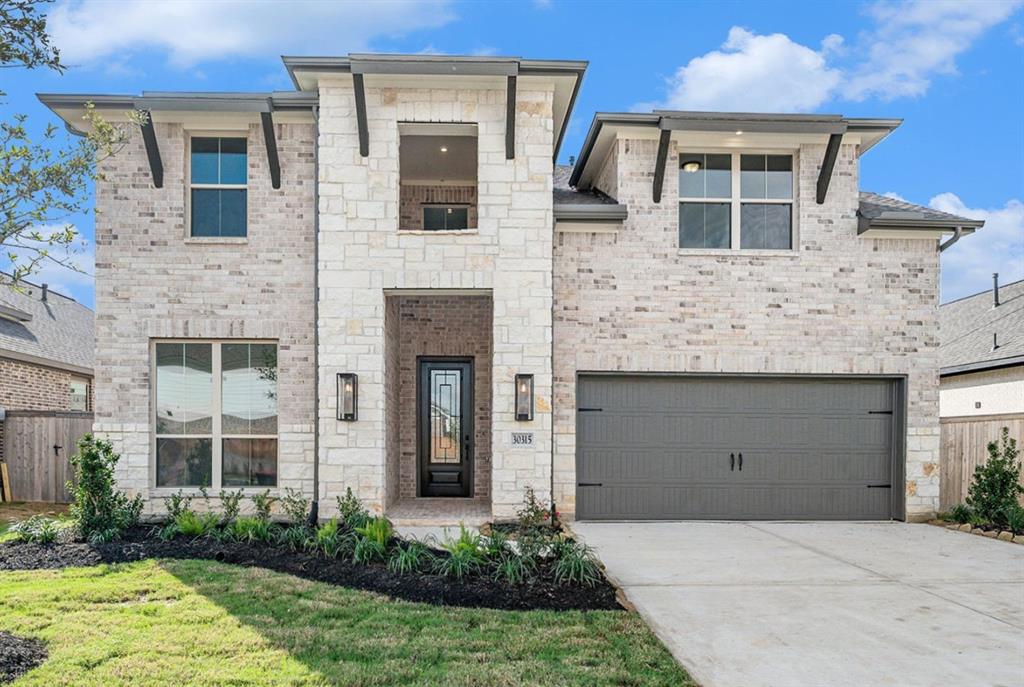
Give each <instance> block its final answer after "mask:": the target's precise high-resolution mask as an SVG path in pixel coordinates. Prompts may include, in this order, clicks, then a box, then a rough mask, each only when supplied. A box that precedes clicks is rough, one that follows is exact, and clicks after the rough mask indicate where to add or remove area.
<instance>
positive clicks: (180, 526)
mask: <svg viewBox="0 0 1024 687" xmlns="http://www.w3.org/2000/svg"><path fill="white" fill-rule="evenodd" d="M219 523H220V516H218V515H217V514H216V513H202V514H199V513H193V512H192V511H190V510H187V511H182V512H181V513H179V514H178V517H176V518H175V519H174V528H175V530H177V533H178V534H180V535H182V536H185V537H203V536H206V535H207V534H209V533H210V532H212V531H213V530H215V529H217V525H218V524H219Z"/></svg>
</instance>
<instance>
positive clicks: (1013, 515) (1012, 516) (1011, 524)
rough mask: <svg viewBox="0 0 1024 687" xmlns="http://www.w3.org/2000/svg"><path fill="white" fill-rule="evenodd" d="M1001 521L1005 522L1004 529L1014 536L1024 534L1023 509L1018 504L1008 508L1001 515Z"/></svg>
mask: <svg viewBox="0 0 1024 687" xmlns="http://www.w3.org/2000/svg"><path fill="white" fill-rule="evenodd" d="M1003 520H1005V521H1006V527H1007V529H1009V530H1010V531H1011V532H1013V533H1014V534H1024V507H1021V506H1020V504H1017V503H1015V504H1013V506H1011V507H1010V508H1007V509H1006V511H1005V512H1004V513H1003Z"/></svg>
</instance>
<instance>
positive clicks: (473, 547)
mask: <svg viewBox="0 0 1024 687" xmlns="http://www.w3.org/2000/svg"><path fill="white" fill-rule="evenodd" d="M481 542H482V538H481V536H480V534H479V533H477V532H474V531H472V530H467V529H466V526H465V525H463V524H460V525H459V536H458V538H457V539H451V538H450V537H447V536H446V537H445V540H444V542H442V543H441V548H443V549H444V550H445V551H447V552H448V553H451V554H459V555H463V554H464V555H468V556H472V557H473V558H475V559H477V560H478V561H479V560H483V559H484V558H485V557H486V556H487V551H486V550H485V549H484V547H483V546H482V544H481Z"/></svg>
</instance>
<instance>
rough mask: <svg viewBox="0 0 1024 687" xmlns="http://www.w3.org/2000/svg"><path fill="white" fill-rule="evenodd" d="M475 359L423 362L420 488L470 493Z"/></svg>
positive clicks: (444, 493) (430, 491) (423, 492)
mask: <svg viewBox="0 0 1024 687" xmlns="http://www.w3.org/2000/svg"><path fill="white" fill-rule="evenodd" d="M472 376H473V375H472V363H470V362H468V361H445V360H423V361H421V362H420V408H419V426H420V494H421V495H422V496H469V495H470V493H469V485H470V479H469V472H470V469H471V461H472V458H471V456H472V437H473V402H472Z"/></svg>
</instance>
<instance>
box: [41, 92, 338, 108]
mask: <svg viewBox="0 0 1024 687" xmlns="http://www.w3.org/2000/svg"><path fill="white" fill-rule="evenodd" d="M36 97H37V98H39V101H40V102H41V103H43V104H44V105H46V106H47V107H49V108H50V109H51V110H54V111H56V110H57V109H60V108H67V107H83V106H84V105H85V103H92V104H93V105H95V106H96V109H100V110H131V109H138V110H156V111H209V112H267V111H268V108H269V109H271V110H282V109H304V110H305V109H309V108H311V107H313V106H315V105H316V104H317V101H318V96H317V94H316V93H312V92H309V91H307V92H301V93H293V92H290V91H285V92H279V91H275V92H272V93H194V92H187V91H181V92H168V91H143V92H142V95H138V96H134V95H105V94H87V93H37V94H36Z"/></svg>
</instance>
